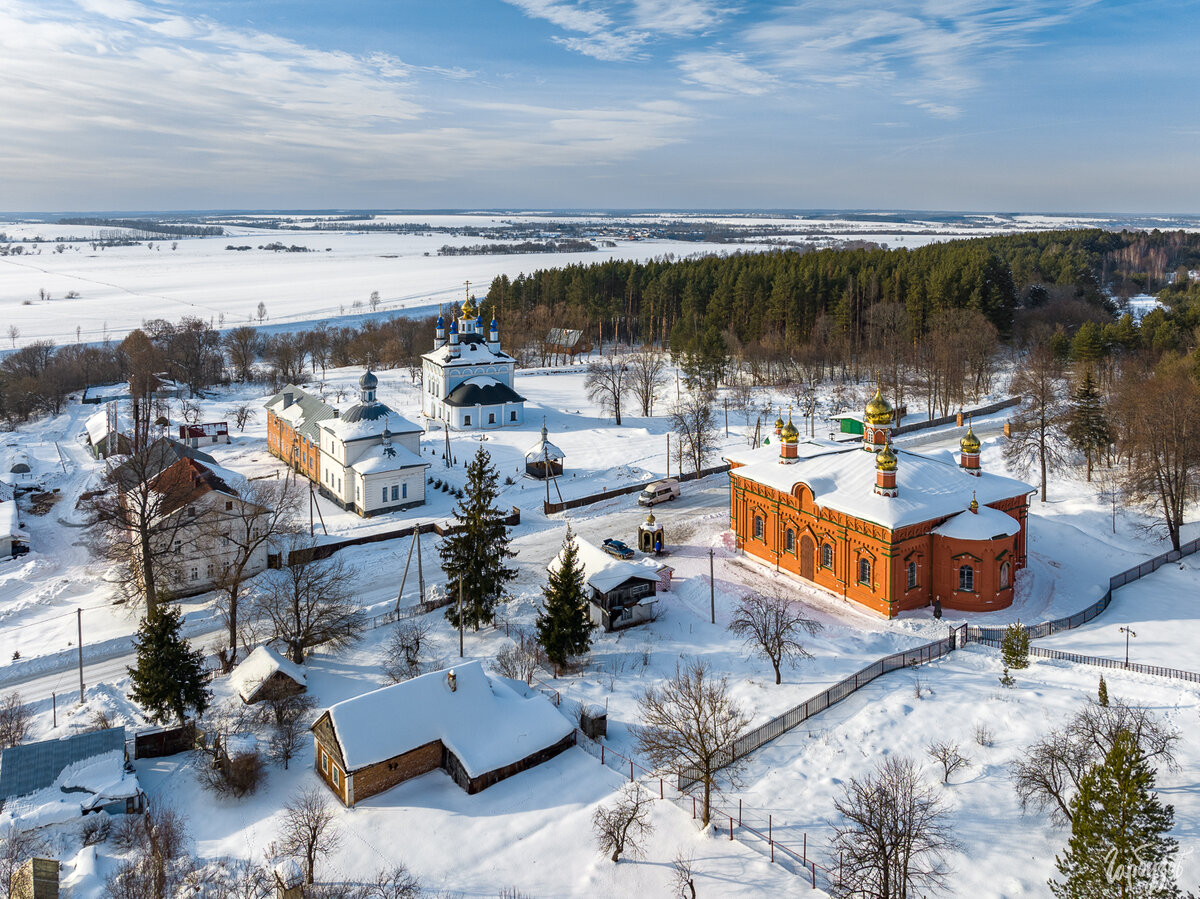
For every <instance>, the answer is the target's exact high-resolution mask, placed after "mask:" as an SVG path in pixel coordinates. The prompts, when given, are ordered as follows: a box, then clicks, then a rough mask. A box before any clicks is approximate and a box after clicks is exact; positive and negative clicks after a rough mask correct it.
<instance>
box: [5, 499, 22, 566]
mask: <svg viewBox="0 0 1200 899" xmlns="http://www.w3.org/2000/svg"><path fill="white" fill-rule="evenodd" d="M27 546H28V544H27V542H26V539H25V532H24V531H22V530H21V514H20V512H19V511H18V510H17V501H16V500H15V499H10V500H7V501H0V559H10V558H12V557H14V556H17V555H19V554H20V553H22V552H25V549H26V548H27Z"/></svg>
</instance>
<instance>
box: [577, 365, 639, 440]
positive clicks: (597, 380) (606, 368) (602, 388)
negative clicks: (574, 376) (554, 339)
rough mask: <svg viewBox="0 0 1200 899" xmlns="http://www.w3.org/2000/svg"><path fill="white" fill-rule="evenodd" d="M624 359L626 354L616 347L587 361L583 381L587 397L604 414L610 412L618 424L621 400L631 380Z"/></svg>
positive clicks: (619, 421)
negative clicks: (585, 374)
mask: <svg viewBox="0 0 1200 899" xmlns="http://www.w3.org/2000/svg"><path fill="white" fill-rule="evenodd" d="M626 359H627V356H626V354H625V353H624V352H622V350H621V348H620V347H618V348H616V349H615V350H614V351H613V352H612V353H610V354H609V355H607V356H602V357H601V358H599V359H597V360H595V361H593V362H589V363H588V367H587V377H586V378H585V379H584V382H583V386H584V387H585V388H586V389H587V395H588V399H590V400H591V401H592V402H593V403H596V404H597V405H598V406H600V408H601V410H603V411H604V412H605V413H606V414H611V415H612V416H613V417H614V418H615V419H616V422H617V424H618V425H619V424H620V423H621V401H622V400H623V399H624V397H625V392H626V391H627V390H629V387H630V380H631V379H630V376H629V371H630V369H629V365H628V363H627V361H626Z"/></svg>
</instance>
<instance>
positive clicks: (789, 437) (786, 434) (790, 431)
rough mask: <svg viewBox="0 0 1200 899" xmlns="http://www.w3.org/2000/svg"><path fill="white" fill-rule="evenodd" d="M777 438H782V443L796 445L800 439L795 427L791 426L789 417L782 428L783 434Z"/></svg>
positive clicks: (790, 417) (789, 416)
mask: <svg viewBox="0 0 1200 899" xmlns="http://www.w3.org/2000/svg"><path fill="white" fill-rule="evenodd" d="M779 436H780V438H782V440H783V442H784V443H796V442H797V441H798V440H799V439H800V432H799V431H797V430H796V426H795V425H794V424H792V416H791V415H788V420H787V424H785V425H784V426H783V433H781V434H780V435H779Z"/></svg>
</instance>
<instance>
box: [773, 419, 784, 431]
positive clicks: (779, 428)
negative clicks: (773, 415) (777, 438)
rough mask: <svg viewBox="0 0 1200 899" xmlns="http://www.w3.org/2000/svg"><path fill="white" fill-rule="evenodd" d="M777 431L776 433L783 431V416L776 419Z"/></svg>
mask: <svg viewBox="0 0 1200 899" xmlns="http://www.w3.org/2000/svg"><path fill="white" fill-rule="evenodd" d="M775 430H776V431H782V430H783V416H782V415H781V416H779V417H778V418H777V419H775Z"/></svg>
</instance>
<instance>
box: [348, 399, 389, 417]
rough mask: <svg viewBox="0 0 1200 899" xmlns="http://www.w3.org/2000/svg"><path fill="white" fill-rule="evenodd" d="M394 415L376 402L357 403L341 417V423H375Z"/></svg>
mask: <svg viewBox="0 0 1200 899" xmlns="http://www.w3.org/2000/svg"><path fill="white" fill-rule="evenodd" d="M395 414H396V413H395V412H393V411H392V410H391V409H389V408H388V407H387V406H385V405H384V404H383V403H381V402H378V401H376V402H373V403H359V404H358V405H355V406H351V407H350V408H349V409H347V410H346V414H345V415H343V416H342V421H351V422H353V421H375V420H377V419H380V418H386V417H387V416H389V415H395Z"/></svg>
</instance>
